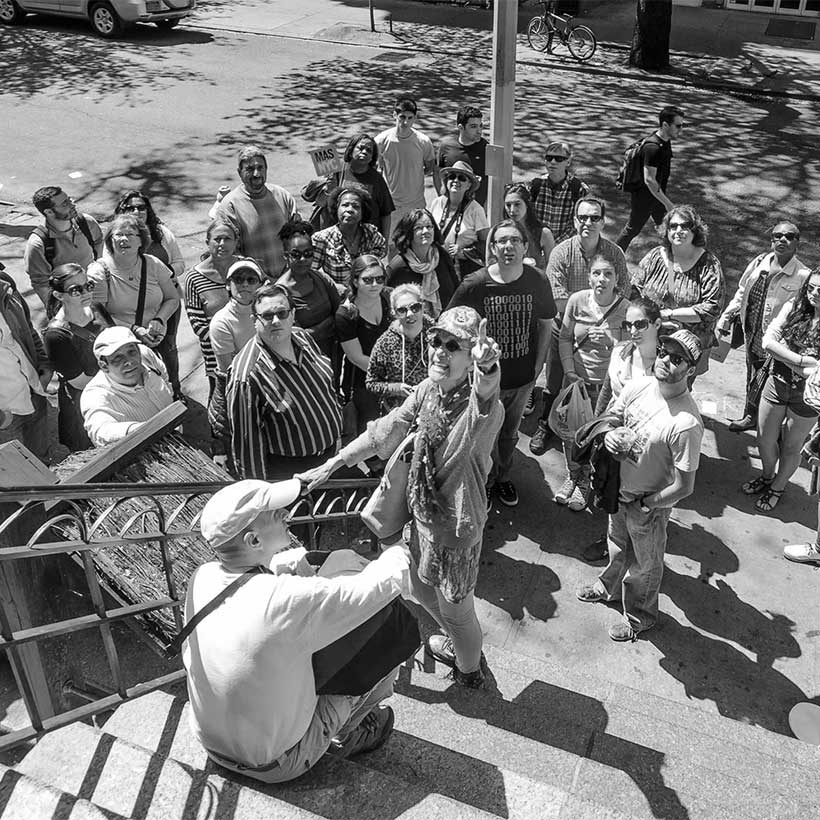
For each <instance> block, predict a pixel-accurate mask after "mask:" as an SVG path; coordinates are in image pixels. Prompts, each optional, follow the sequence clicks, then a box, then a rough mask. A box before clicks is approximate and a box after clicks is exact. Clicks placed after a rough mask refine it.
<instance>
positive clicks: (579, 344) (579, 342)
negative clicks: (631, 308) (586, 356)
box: [572, 296, 624, 353]
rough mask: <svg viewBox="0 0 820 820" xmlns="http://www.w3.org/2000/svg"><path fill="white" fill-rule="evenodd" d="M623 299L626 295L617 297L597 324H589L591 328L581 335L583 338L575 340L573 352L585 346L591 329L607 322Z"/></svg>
mask: <svg viewBox="0 0 820 820" xmlns="http://www.w3.org/2000/svg"><path fill="white" fill-rule="evenodd" d="M623 300H624V297H623V296H619V297H618V298H617V299H616V300H615V301H614V302H613V303H612V304H611V305H610V306H609V309H608V310H607V312H606V313H604V315H603V316H601V318H600V319H598V321H597V322H595V324H594V325H590V326H589V330H588V331H587V332H586V333H585V334H584V335H583V336H581V338H580V339H578V340H576V341H575V342H573V344H572V352H573V353H575V352H576V351H578V350H580V349H581V348H582V347H583V345H584V342H586V340H587V339H588V338H589V334H590V331H591V330H592V328H594V327H600V326H601V325H602V324H603V323H604V322H605V321H606V320H607V319H608V318H609V316H610V314H611V313H612V312H613V311H614V310H615V309H616V308H617V307H618V305H620V304H621V302H623Z"/></svg>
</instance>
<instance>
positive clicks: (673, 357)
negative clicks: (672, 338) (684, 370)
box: [656, 345, 689, 367]
mask: <svg viewBox="0 0 820 820" xmlns="http://www.w3.org/2000/svg"><path fill="white" fill-rule="evenodd" d="M656 353H657V356H658V358H659V359H669V361H670V362H672V364H673V365H674V366H675V367H678V365H680V364H682V363H683V362H686V363H687V364H688V363H689V361H688V359H686V358H685V357H684V356H681V355H679V354H678V353H671V352H670V351H668V350H667V349H666V348H665V347H664V346H663V345H658V349H657V351H656Z"/></svg>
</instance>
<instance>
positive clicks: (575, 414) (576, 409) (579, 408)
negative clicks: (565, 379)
mask: <svg viewBox="0 0 820 820" xmlns="http://www.w3.org/2000/svg"><path fill="white" fill-rule="evenodd" d="M594 417H595V416H594V413H593V412H592V402H591V401H590V400H589V393H587V389H586V386H585V385H584V383H583V382H582V381H574V382H572V383H570V384H568V385H567V386H566V387H565V388H564V389H563V390H562V391H561V392H560V393H559V394H558V396H557V398H556V399H555V402H554V403H553V405H552V410H551V411H550V416H549V420H548V423H549V426H550V429H551V430H552V432H553V433H555V435H556V436H558V438H560V439H562V440H563V441H574V440H575V432H576V431H577V430H578V429H579V428H580V427H582V426H583V425H584V424H586V423H587V422H589V421H592V419H593V418H594Z"/></svg>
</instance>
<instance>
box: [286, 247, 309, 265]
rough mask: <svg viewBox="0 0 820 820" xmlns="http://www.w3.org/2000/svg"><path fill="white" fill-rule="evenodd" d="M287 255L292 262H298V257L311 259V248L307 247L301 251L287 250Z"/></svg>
mask: <svg viewBox="0 0 820 820" xmlns="http://www.w3.org/2000/svg"><path fill="white" fill-rule="evenodd" d="M288 256H289V257H290V258H291V259H293V261H294V262H298V261H299V260H300V259H313V248H307V249H306V250H303V251H288Z"/></svg>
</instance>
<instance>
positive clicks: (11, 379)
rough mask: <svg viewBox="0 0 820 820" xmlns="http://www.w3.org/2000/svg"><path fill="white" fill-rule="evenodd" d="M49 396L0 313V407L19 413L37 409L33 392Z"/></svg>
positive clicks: (23, 414) (24, 414)
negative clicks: (33, 400)
mask: <svg viewBox="0 0 820 820" xmlns="http://www.w3.org/2000/svg"><path fill="white" fill-rule="evenodd" d="M32 390H33V391H34V392H35V393H39V394H40V395H41V396H44V395H45V391H44V390H43V387H42V385H41V384H40V377H39V376H38V375H37V371H36V370H35V369H34V365H32V363H31V362H30V361H29V358H28V356H26V354H25V351H24V350H23V348H22V347H20V343H19V342H18V341H17V339H15V338H14V336H13V335H12V332H11V328H10V327H9V325H8V322H7V321H6V318H5V316H3V314H2V313H0V409H1V410H5V411H6V412H7V413H14V414H15V415H18V416H28V415H30V414H31V413H33V412H34V405H33V404H32V402H31V391H32Z"/></svg>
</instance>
